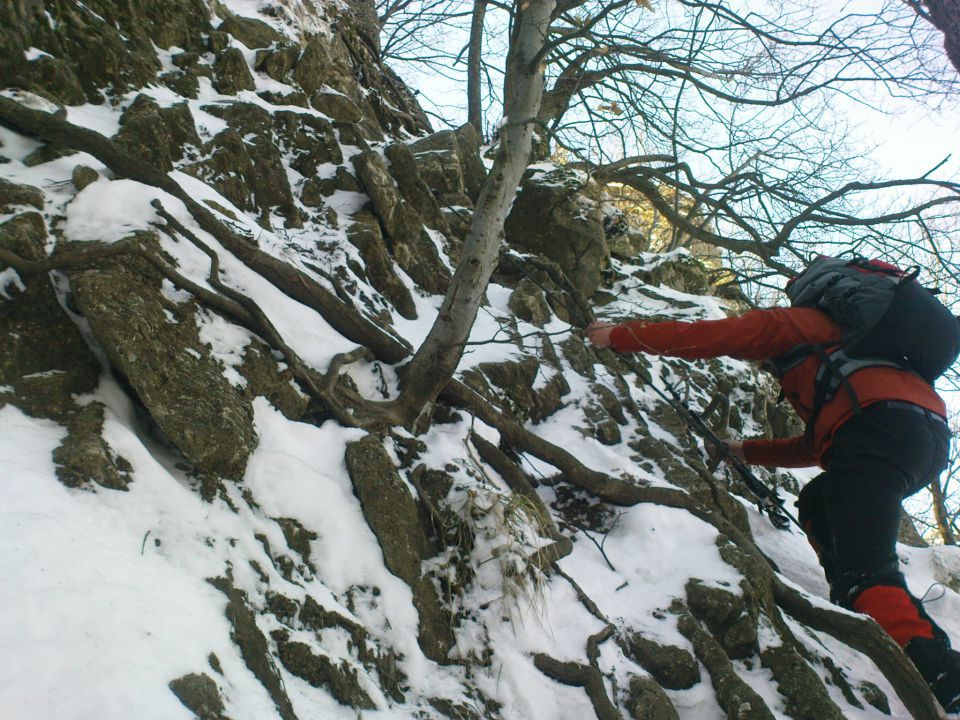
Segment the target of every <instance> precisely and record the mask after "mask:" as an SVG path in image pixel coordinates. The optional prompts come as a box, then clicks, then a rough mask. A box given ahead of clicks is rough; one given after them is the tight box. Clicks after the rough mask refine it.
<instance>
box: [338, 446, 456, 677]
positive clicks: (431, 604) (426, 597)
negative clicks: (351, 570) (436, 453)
mask: <svg viewBox="0 0 960 720" xmlns="http://www.w3.org/2000/svg"><path fill="white" fill-rule="evenodd" d="M346 463H347V472H348V473H349V474H350V480H351V482H352V483H353V488H354V492H356V494H357V497H358V498H359V499H360V505H361V507H362V508H363V516H364V518H365V519H366V521H367V524H368V525H369V526H370V529H371V530H372V531H373V534H374V535H376V536H377V540H378V541H379V543H380V548H381V550H382V551H383V559H384V562H385V563H386V566H387V569H389V570H390V572H392V573H393V574H394V575H396V576H397V577H399V578H400V579H401V580H403V581H404V582H406V583H407V584H408V585H409V586H410V588H411V590H413V600H414V604H415V605H416V607H417V610H418V612H419V614H420V636H419V642H420V647H421V648H422V649H423V652H424V653H425V654H426V655H427V656H428V657H429V658H431V659H432V660H435V661H436V662H440V663H446V662H448V660H447V653H448V652H449V651H450V648H451V647H452V646H453V631H452V628H451V625H452V621H451V619H450V617H449V613H448V612H447V611H446V610H445V609H443V608H442V607H441V605H440V601H439V599H438V597H437V593H436V590H435V589H434V587H433V584H432V583H431V582H430V580H429V579H428V578H425V577H422V576H421V573H420V566H421V563H422V562H423V560H424V559H425V558H427V557H428V556H430V555H432V554H433V551H434V548H433V547H432V546H431V543H430V540H429V539H428V538H427V535H426V533H425V532H424V529H423V526H422V525H421V523H420V515H419V510H418V508H417V504H416V502H415V500H414V499H413V497H412V496H411V495H410V492H409V491H408V490H407V487H406V485H405V484H404V482H403V481H402V480H401V478H400V475H399V474H398V473H397V469H396V468H395V467H394V465H393V461H392V460H391V459H390V456H389V455H388V454H387V451H386V450H385V449H384V447H383V445H382V443H381V442H380V440H379V438H377V437H376V436H375V435H367V436H366V437H365V438H363V439H362V440H357V441H355V442H352V443H350V444H349V445H347V451H346Z"/></svg>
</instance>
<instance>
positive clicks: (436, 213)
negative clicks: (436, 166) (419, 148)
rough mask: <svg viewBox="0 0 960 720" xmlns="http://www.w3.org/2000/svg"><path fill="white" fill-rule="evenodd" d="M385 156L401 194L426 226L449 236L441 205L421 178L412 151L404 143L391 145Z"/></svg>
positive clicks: (388, 146) (385, 150) (387, 148)
mask: <svg viewBox="0 0 960 720" xmlns="http://www.w3.org/2000/svg"><path fill="white" fill-rule="evenodd" d="M384 155H385V156H386V158H387V160H389V161H390V168H389V170H390V174H391V175H392V176H393V179H394V180H396V181H397V188H398V189H399V190H400V194H401V195H402V196H403V198H404V199H405V200H406V201H407V202H408V203H410V205H411V206H412V207H413V209H414V210H416V212H417V214H418V215H420V217H421V218H422V219H423V222H424V224H425V225H427V227H431V228H433V229H434V230H438V231H440V232H441V233H443V235H445V236H446V235H449V234H450V230H449V229H448V228H447V222H446V220H445V219H444V217H443V213H442V212H441V211H440V204H439V203H438V202H437V199H436V198H435V197H434V196H433V193H432V192H431V190H430V188H429V187H427V184H426V183H425V182H424V181H423V178H421V177H420V172H419V171H418V170H417V163H416V161H415V159H414V155H413V153H412V152H410V149H409V148H408V147H407V146H406V145H404V144H403V143H391V144H390V145H387V147H386V148H385V149H384Z"/></svg>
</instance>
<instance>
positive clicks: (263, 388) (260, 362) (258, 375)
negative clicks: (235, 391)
mask: <svg viewBox="0 0 960 720" xmlns="http://www.w3.org/2000/svg"><path fill="white" fill-rule="evenodd" d="M239 371H240V374H241V375H242V376H243V377H244V378H245V379H246V381H247V386H246V388H244V391H245V392H244V394H245V396H246V398H247V400H248V401H252V400H253V399H254V398H256V397H259V396H263V397H265V398H266V399H267V400H269V401H270V403H271V404H272V405H273V406H274V407H275V408H277V410H279V411H280V412H281V413H283V415H284V416H285V417H287V418H289V419H290V420H300V419H301V418H303V416H304V415H305V414H306V412H307V405H308V404H309V400H308V399H307V396H306V395H304V394H303V393H301V392H300V391H298V390H297V388H296V386H295V385H294V384H293V372H292V371H291V370H290V368H289V367H286V366H284V367H283V369H281V368H280V366H279V364H278V362H277V360H276V359H275V358H274V357H273V353H272V351H271V350H270V348H269V347H268V346H267V345H266V344H265V343H263V342H261V341H260V340H259V339H258V338H254V339H253V340H251V342H250V344H249V345H247V347H246V349H245V350H244V352H243V364H242V365H241V366H240V370H239Z"/></svg>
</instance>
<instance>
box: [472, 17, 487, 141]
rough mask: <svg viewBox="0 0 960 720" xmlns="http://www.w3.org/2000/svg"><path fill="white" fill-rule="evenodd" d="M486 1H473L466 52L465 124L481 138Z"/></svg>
mask: <svg viewBox="0 0 960 720" xmlns="http://www.w3.org/2000/svg"><path fill="white" fill-rule="evenodd" d="M486 14H487V0H475V2H474V4H473V16H472V18H471V20H470V46H469V49H468V51H467V122H469V123H470V124H471V125H473V127H474V128H475V129H476V131H477V132H478V133H480V136H481V137H482V136H483V107H482V105H481V102H480V86H481V84H482V78H481V75H482V64H481V60H482V58H483V20H484V17H486Z"/></svg>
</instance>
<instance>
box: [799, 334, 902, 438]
mask: <svg viewBox="0 0 960 720" xmlns="http://www.w3.org/2000/svg"><path fill="white" fill-rule="evenodd" d="M812 347H813V348H814V352H816V353H817V355H819V357H820V368H819V369H818V370H817V374H816V376H815V377H814V394H813V412H812V413H811V414H810V420H808V421H807V427H806V434H808V435H810V436H812V435H813V428H814V423H816V421H817V416H818V415H819V414H820V410H821V409H823V406H824V405H826V404H827V403H828V402H830V401H831V400H833V399H834V398H835V397H836V396H837V393H838V392H839V391H840V388H841V387H842V388H843V389H844V390H845V391H846V392H847V394H848V395H849V396H850V404H851V406H852V407H853V412H854V414H855V415H859V414H860V410H861V408H860V398H858V397H857V391H856V390H854V389H853V385H851V384H850V380H849V377H850V376H851V375H853V374H854V373H855V372H857V371H858V370H863V369H864V368H868V367H892V368H897V369H899V370H903V369H904V366H903V365H902V364H901V363H896V362H893V361H892V360H883V359H881V358H852V357H849V356H848V355H847V354H846V353H845V352H844V351H843V348H837V349H836V350H833V351H832V352H829V353H828V352H827V351H826V349H825V348H824V347H823V346H821V345H813V346H812Z"/></svg>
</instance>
